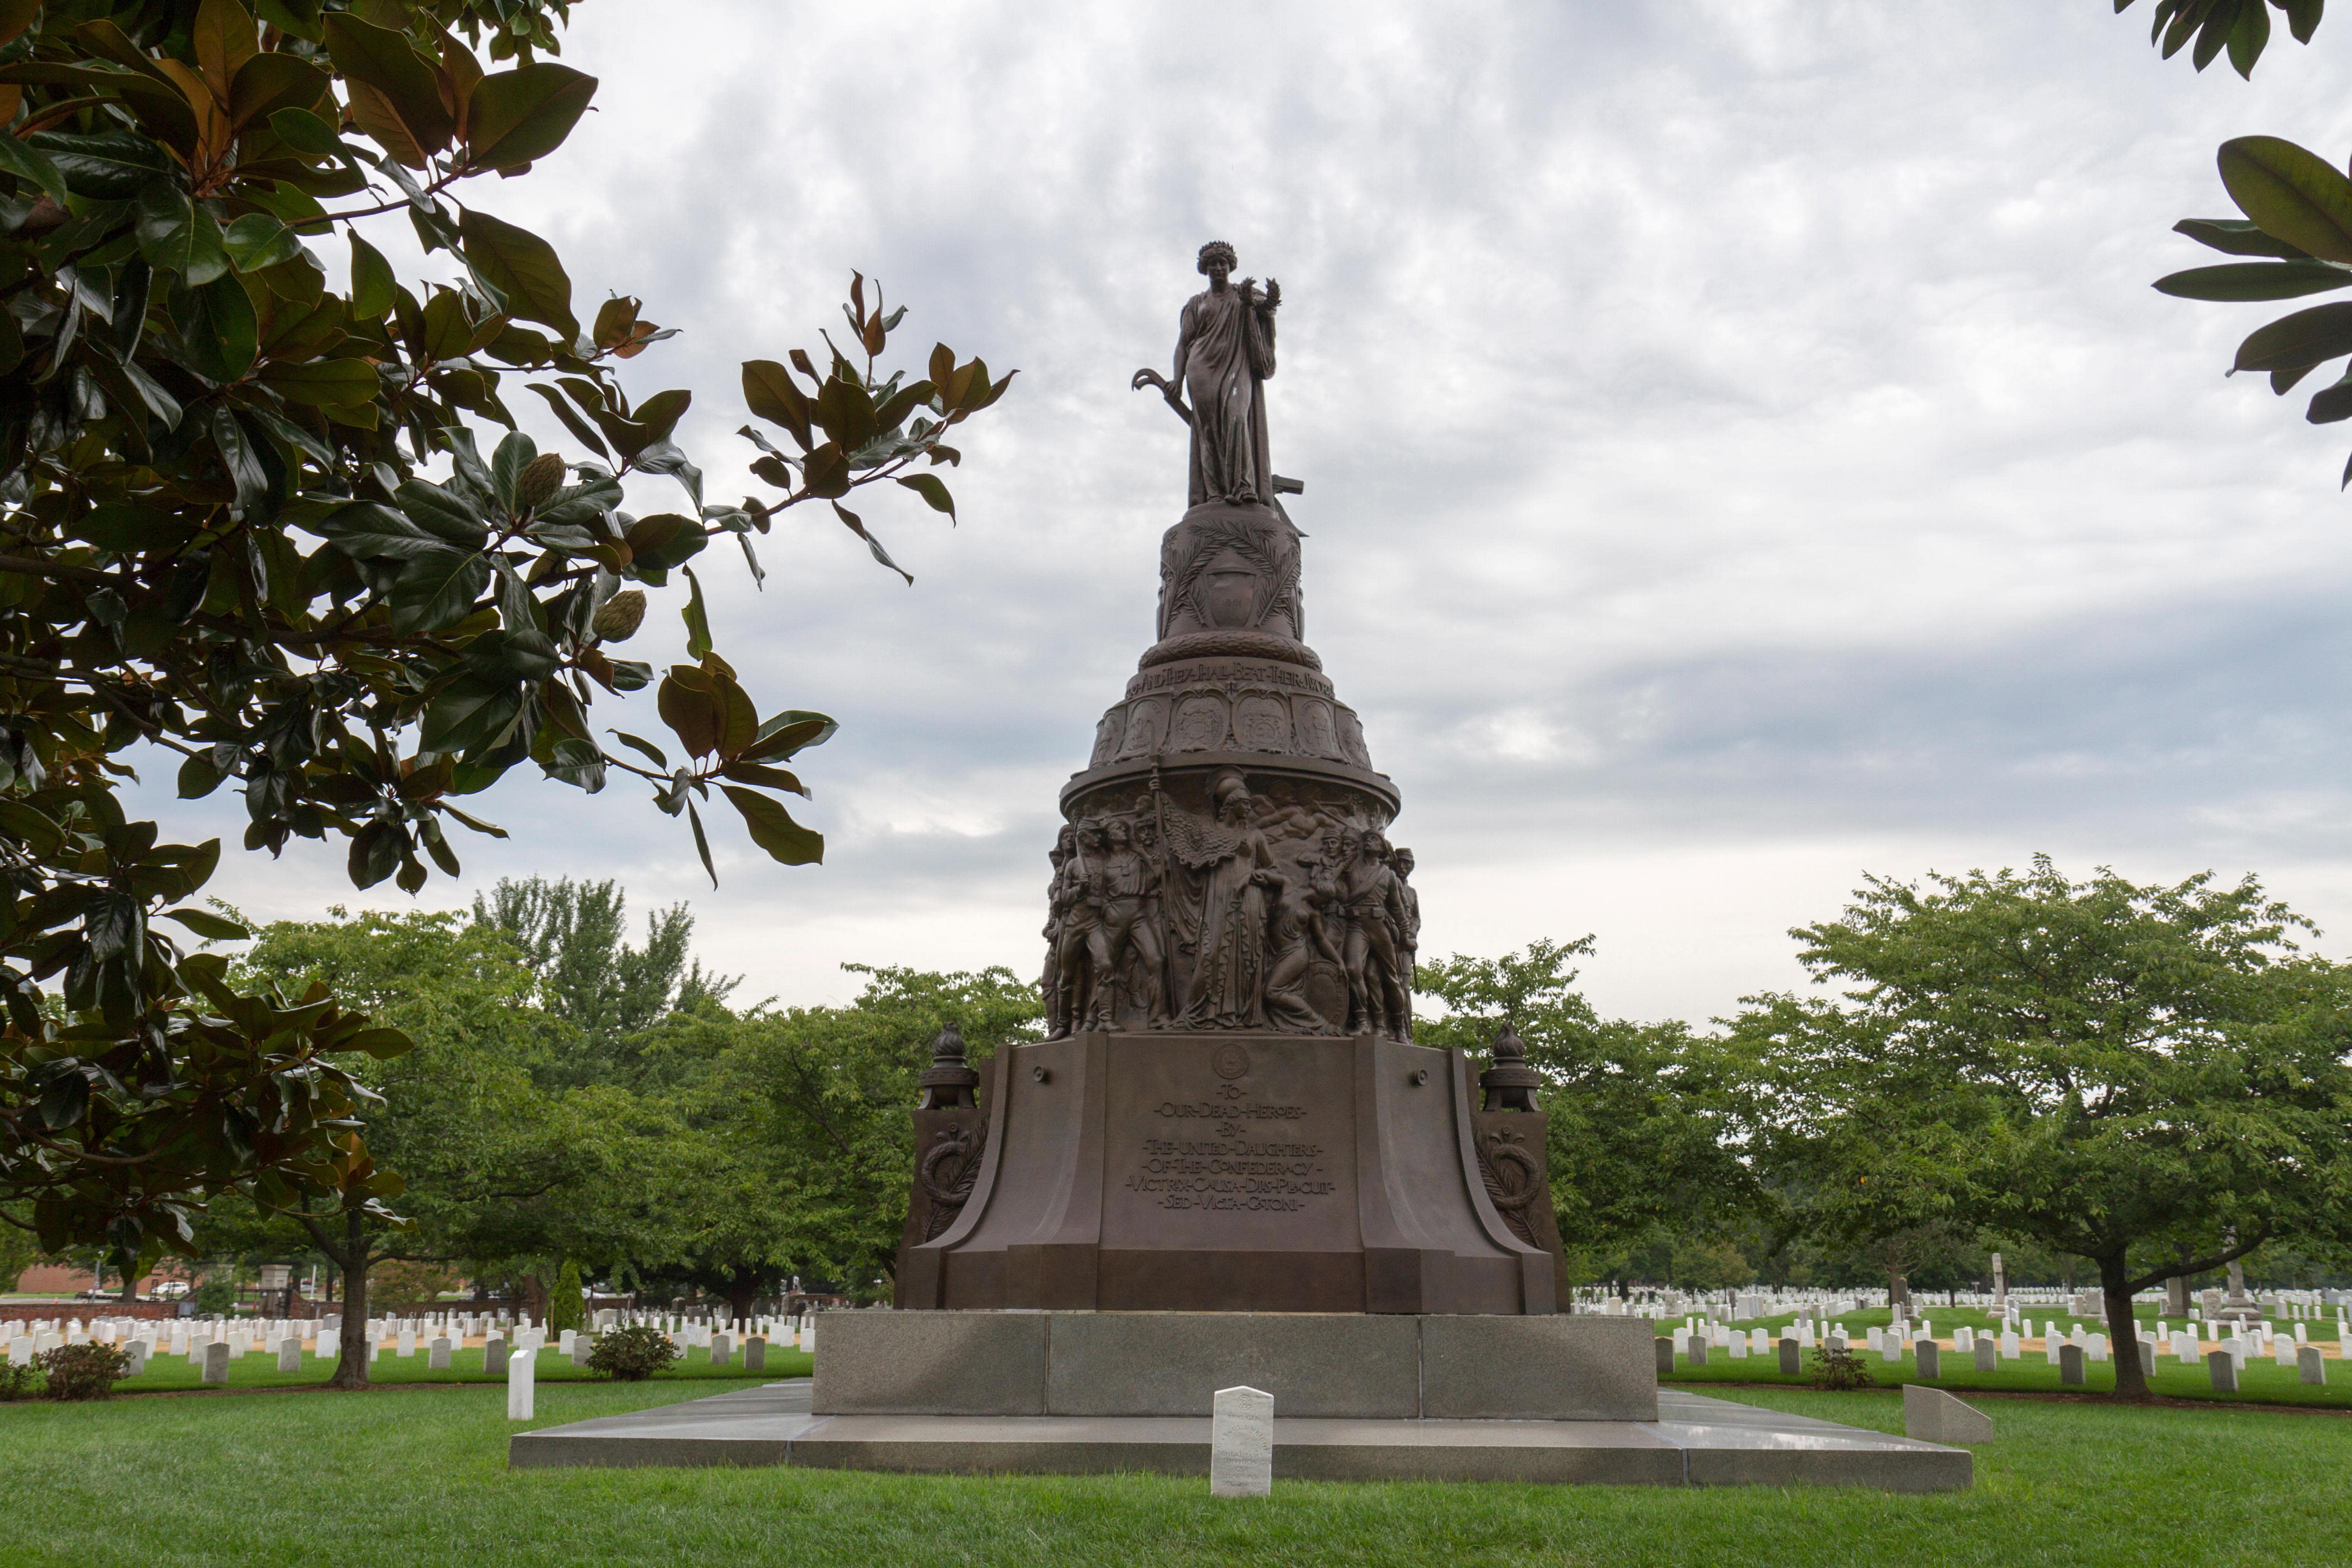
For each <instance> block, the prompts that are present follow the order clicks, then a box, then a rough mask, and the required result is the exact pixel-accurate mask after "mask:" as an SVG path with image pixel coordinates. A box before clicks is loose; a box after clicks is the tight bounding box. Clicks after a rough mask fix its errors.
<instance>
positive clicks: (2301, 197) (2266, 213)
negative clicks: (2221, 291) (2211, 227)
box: [2219, 136, 2352, 261]
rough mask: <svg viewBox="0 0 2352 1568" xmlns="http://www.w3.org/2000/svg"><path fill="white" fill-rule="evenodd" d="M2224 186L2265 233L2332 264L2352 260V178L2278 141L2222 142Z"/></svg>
mask: <svg viewBox="0 0 2352 1568" xmlns="http://www.w3.org/2000/svg"><path fill="white" fill-rule="evenodd" d="M2219 162H2220V163H2221V184H2223V185H2224V186H2226V187H2227V188H2228V190H2229V192H2230V199H2231V201H2234V202H2236V203H2237V204H2238V209H2239V210H2240V211H2241V212H2242V213H2244V214H2245V215H2246V216H2248V217H2250V218H2252V219H2253V221H2254V222H2255V223H2257V224H2259V225H2260V226H2262V229H2263V233H2265V234H2268V235H2270V236H2272V237H2273V238H2276V239H2283V240H2284V241H2286V242H2287V243H2288V244H2289V245H2292V246H2294V247H2296V248H2298V249H2300V250H2303V251H2305V253H2307V254H2309V255H2312V256H2316V257H2319V258H2322V259H2323V260H2327V261H2352V179H2347V178H2346V177H2345V176H2344V175H2343V174H2341V173H2339V172H2338V171H2337V170H2336V167H2335V166H2334V165H2333V164H2331V163H2328V162H2327V161H2326V159H2324V158H2322V157H2320V156H2319V155H2318V154H2317V153H2311V152H2307V151H2305V149H2303V148H2301V147H2298V146H2296V145H2295V144H2294V142H2286V141H2282V140H2281V139H2280V138H2278V137H2276V136H2241V137H2238V138H2237V139H2235V140H2234V141H2230V142H2222V143H2221V154H2220V159H2219Z"/></svg>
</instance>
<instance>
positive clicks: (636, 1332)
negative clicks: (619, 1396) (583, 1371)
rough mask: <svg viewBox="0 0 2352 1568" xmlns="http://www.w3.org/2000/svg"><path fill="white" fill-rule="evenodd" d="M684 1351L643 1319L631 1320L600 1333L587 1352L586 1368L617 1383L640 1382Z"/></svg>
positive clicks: (667, 1364) (663, 1367)
mask: <svg viewBox="0 0 2352 1568" xmlns="http://www.w3.org/2000/svg"><path fill="white" fill-rule="evenodd" d="M685 1353H686V1352H683V1351H680V1350H678V1349H677V1348H675V1347H674V1346H672V1345H671V1343H670V1342H669V1336H668V1335H667V1334H665V1333H663V1332H662V1331H660V1330H659V1329H656V1328H654V1327H652V1326H651V1325H649V1324H646V1323H632V1324H630V1325H629V1326H628V1327H627V1328H625V1329H614V1330H611V1331H608V1332H606V1333H604V1334H601V1335H599V1336H598V1337H597V1340H596V1348H595V1349H593V1350H592V1351H590V1352H588V1370H589V1371H591V1372H593V1373H597V1374H598V1375H600V1376H604V1377H609V1378H612V1379H613V1380H614V1381H615V1382H618V1383H642V1382H644V1381H645V1380H646V1378H648V1377H651V1376H652V1375H653V1374H654V1373H657V1372H662V1371H665V1370H667V1368H668V1366H669V1364H670V1363H672V1362H674V1361H677V1359H679V1358H680V1357H681V1356H683V1355H684V1354H685Z"/></svg>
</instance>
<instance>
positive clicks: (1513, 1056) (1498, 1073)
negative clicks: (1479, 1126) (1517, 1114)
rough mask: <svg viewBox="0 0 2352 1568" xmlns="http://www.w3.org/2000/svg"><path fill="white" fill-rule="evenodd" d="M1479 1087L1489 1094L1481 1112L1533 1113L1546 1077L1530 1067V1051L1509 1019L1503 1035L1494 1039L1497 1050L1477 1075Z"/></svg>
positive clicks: (1505, 1023)
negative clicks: (1484, 1068) (1538, 1093)
mask: <svg viewBox="0 0 2352 1568" xmlns="http://www.w3.org/2000/svg"><path fill="white" fill-rule="evenodd" d="M1478 1087H1479V1088H1480V1089H1483V1090H1484V1091H1485V1092H1486V1100H1485V1102H1484V1104H1483V1105H1482V1106H1481V1108H1480V1109H1482V1110H1534V1109H1535V1108H1536V1090H1537V1089H1541V1088H1542V1087H1543V1074H1541V1073H1539V1072H1538V1071H1536V1069H1535V1068H1531V1067H1529V1066H1528V1047H1527V1045H1526V1042H1524V1041H1522V1040H1521V1039H1520V1038H1519V1032H1518V1030H1517V1029H1515V1028H1513V1027H1512V1026H1511V1022H1510V1020H1509V1019H1507V1018H1506V1019H1505V1020H1504V1021H1503V1032H1502V1033H1501V1034H1499V1035H1496V1037H1495V1048H1494V1051H1493V1053H1492V1055H1491V1056H1490V1057H1489V1058H1488V1061H1487V1066H1486V1071H1485V1072H1482V1073H1480V1074H1479V1075H1478Z"/></svg>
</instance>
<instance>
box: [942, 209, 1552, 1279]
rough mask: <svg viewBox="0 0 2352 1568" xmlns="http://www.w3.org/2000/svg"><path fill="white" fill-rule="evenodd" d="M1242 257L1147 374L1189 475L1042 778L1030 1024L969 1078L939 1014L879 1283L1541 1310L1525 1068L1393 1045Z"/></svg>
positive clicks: (1386, 939)
mask: <svg viewBox="0 0 2352 1568" xmlns="http://www.w3.org/2000/svg"><path fill="white" fill-rule="evenodd" d="M1234 261H1235V258H1234V250H1233V247H1231V246H1229V245H1226V244H1224V243H1223V242H1222V241H1218V242H1213V243H1211V244H1209V245H1207V246H1204V247H1202V250H1201V254H1200V263H1199V265H1200V270H1201V272H1202V274H1203V275H1204V276H1205V277H1206V278H1207V279H1208V286H1207V287H1206V288H1205V289H1202V290H1201V292H1199V293H1198V294H1195V295H1194V296H1193V297H1192V299H1191V300H1188V301H1186V303H1185V305H1184V308H1183V311H1182V313H1181V317H1180V318H1179V325H1178V330H1177V339H1176V353H1175V361H1174V365H1173V368H1172V371H1171V374H1170V375H1168V376H1166V377H1162V376H1161V375H1160V374H1159V373H1158V372H1156V371H1151V370H1143V371H1139V372H1137V373H1136V375H1135V380H1134V384H1135V385H1136V386H1137V387H1139V388H1141V387H1145V386H1150V387H1156V388H1157V389H1158V390H1159V391H1160V394H1161V395H1163V396H1164V397H1165V398H1166V399H1167V402H1168V405H1169V406H1170V407H1171V409H1172V410H1174V412H1175V413H1176V414H1177V416H1180V417H1181V419H1182V420H1183V421H1184V423H1185V424H1186V425H1187V426H1190V429H1191V447H1190V454H1189V460H1188V461H1187V464H1186V489H1187V500H1188V502H1189V504H1188V506H1187V508H1186V510H1184V512H1183V514H1182V515H1181V517H1180V518H1179V519H1178V520H1177V521H1176V522H1175V523H1174V525H1173V526H1172V527H1171V528H1170V529H1169V530H1168V531H1167V533H1166V534H1165V535H1164V536H1163V537H1162V539H1161V540H1160V599H1159V607H1158V612H1157V616H1156V620H1155V627H1154V629H1155V631H1156V632H1157V640H1155V641H1154V642H1153V643H1152V644H1151V646H1150V647H1148V648H1146V649H1145V650H1144V652H1143V656H1142V658H1140V659H1139V661H1138V664H1137V668H1136V673H1135V675H1134V676H1133V678H1132V679H1129V681H1128V683H1127V689H1126V691H1125V692H1124V693H1123V694H1122V695H1121V696H1120V698H1119V700H1118V701H1116V702H1114V703H1113V704H1112V705H1111V707H1110V709H1109V710H1108V712H1106V713H1105V714H1104V715H1103V717H1102V721H1101V722H1100V723H1099V724H1097V726H1096V729H1095V744H1094V752H1093V754H1092V755H1091V756H1090V757H1089V758H1088V759H1087V766H1086V768H1085V769H1084V770H1083V771H1082V772H1080V773H1076V775H1075V776H1073V777H1072V778H1071V780H1070V782H1069V783H1068V784H1066V785H1065V786H1064V787H1063V789H1062V793H1061V808H1062V815H1063V817H1064V819H1065V826H1063V827H1062V828H1061V830H1060V833H1059V836H1058V837H1057V839H1056V841H1055V845H1054V847H1053V848H1052V850H1051V852H1050V854H1049V856H1048V859H1049V861H1050V862H1051V865H1052V867H1053V875H1052V878H1051V880H1050V883H1049V885H1048V887H1047V889H1046V914H1045V954H1044V978H1043V981H1042V985H1043V989H1044V992H1045V1005H1046V1016H1047V1030H1048V1036H1049V1037H1048V1038H1047V1039H1046V1040H1045V1041H1044V1042H1043V1043H1041V1044H1037V1045H1030V1046H1021V1047H1013V1049H1011V1050H1009V1051H1007V1052H1005V1053H1004V1055H1003V1058H1000V1060H999V1062H998V1064H997V1066H998V1070H997V1071H996V1072H995V1073H994V1074H993V1075H992V1081H991V1082H990V1083H989V1084H988V1085H987V1086H986V1088H985V1089H984V1090H983V1089H982V1086H981V1084H980V1079H979V1074H977V1073H976V1072H975V1071H974V1070H973V1069H971V1068H969V1067H967V1066H965V1065H964V1063H963V1060H962V1055H961V1041H960V1040H955V1039H953V1038H951V1037H942V1041H941V1047H940V1056H939V1058H938V1059H937V1060H936V1061H935V1062H934V1064H933V1066H932V1068H931V1070H930V1071H929V1073H927V1074H926V1075H925V1079H924V1103H923V1105H922V1107H921V1109H920V1110H919V1111H918V1113H917V1121H918V1124H919V1138H920V1140H921V1143H920V1147H919V1150H918V1152H917V1161H918V1169H917V1174H916V1183H915V1194H914V1200H913V1205H912V1212H911V1214H910V1215H909V1220H908V1231H907V1237H906V1240H907V1245H906V1247H905V1248H904V1250H903V1252H902V1254H901V1258H900V1268H899V1273H898V1305H900V1306H901V1307H909V1308H929V1309H939V1308H949V1309H955V1308H1004V1307H1028V1308H1091V1309H1101V1310H1130V1311H1152V1310H1163V1311H1164V1310H1187V1311H1205V1310H1221V1311H1259V1312H1265V1311H1289V1312H1404V1313H1424V1312H1444V1313H1486V1314H1538V1315H1541V1314H1548V1313H1550V1312H1551V1311H1553V1310H1554V1309H1555V1306H1556V1304H1557V1302H1558V1300H1559V1285H1558V1280H1557V1272H1558V1271H1557V1268H1556V1261H1557V1259H1556V1254H1557V1252H1558V1247H1559V1242H1558V1238H1557V1232H1556V1230H1555V1229H1554V1227H1553V1224H1552V1219H1551V1212H1550V1199H1549V1191H1548V1189H1547V1186H1546V1183H1545V1174H1544V1173H1545V1163H1544V1160H1543V1118H1542V1114H1541V1113H1540V1112H1538V1111H1536V1110H1534V1105H1533V1100H1532V1099H1531V1098H1530V1097H1529V1095H1528V1090H1529V1089H1531V1088H1532V1087H1533V1086H1534V1085H1535V1083H1536V1081H1537V1080H1536V1078H1535V1075H1534V1074H1533V1073H1532V1072H1531V1071H1529V1070H1528V1068H1527V1067H1526V1065H1525V1063H1524V1061H1523V1060H1521V1061H1517V1062H1516V1063H1515V1062H1512V1061H1510V1060H1508V1059H1507V1057H1508V1054H1509V1053H1508V1051H1507V1052H1506V1053H1505V1054H1504V1058H1505V1059H1498V1061H1497V1063H1496V1067H1495V1068H1494V1069H1493V1070H1492V1071H1491V1072H1490V1073H1489V1074H1488V1075H1487V1079H1488V1081H1487V1082H1486V1083H1485V1084H1484V1085H1483V1086H1482V1085H1480V1084H1479V1083H1478V1082H1477V1081H1476V1079H1475V1072H1474V1069H1473V1068H1472V1065H1471V1064H1470V1062H1469V1061H1468V1059H1467V1058H1465V1057H1463V1056H1462V1055H1461V1053H1459V1052H1449V1051H1441V1050H1436V1049H1433V1048H1430V1047H1422V1046H1416V1045H1414V1044H1413V1043H1412V965H1413V958H1414V952H1415V948H1416V945H1417V943H1418V942H1419V938H1420V928H1421V914H1420V907H1419V900H1418V899H1417V898H1416V896H1415V894H1414V892H1413V889H1412V852H1411V851H1410V850H1407V849H1401V848H1396V847H1392V845H1391V841H1390V839H1389V836H1388V835H1389V827H1390V825H1391V822H1393V821H1394V819H1395V817H1396V816H1397V811H1398V807H1399V805H1400V802H1399V799H1398V796H1397V790H1396V786H1395V785H1394V784H1391V782H1390V781H1389V779H1388V777H1387V775H1385V774H1383V773H1379V772H1377V771H1376V770H1375V769H1374V768H1373V766H1372V760H1371V755H1370V752H1369V751H1368V750H1367V748H1366V746H1365V742H1364V733H1363V727H1362V725H1361V724H1360V722H1359V721H1358V720H1357V717H1356V714H1355V711H1354V710H1352V709H1350V708H1349V706H1348V705H1347V704H1346V703H1344V702H1342V701H1341V700H1339V694H1338V692H1337V690H1336V689H1335V688H1334V687H1333V685H1332V682H1331V679H1330V678H1329V677H1328V675H1326V674H1325V673H1324V669H1323V661H1322V660H1321V659H1320V658H1318V657H1317V655H1316V653H1315V650H1314V649H1313V648H1311V647H1308V646H1307V642H1306V640H1305V638H1306V620H1307V617H1306V608H1305V606H1306V593H1305V588H1304V586H1303V584H1302V580H1301V579H1302V573H1301V548H1300V545H1301V538H1302V536H1301V534H1300V532H1299V530H1298V529H1297V526H1296V525H1294V524H1293V523H1292V521H1291V520H1290V516H1289V513H1288V512H1287V511H1286V510H1285V508H1284V506H1283V502H1282V498H1283V497H1284V496H1285V495H1297V494H1299V493H1301V491H1302V490H1303V488H1304V487H1303V486H1301V485H1300V484H1299V483H1298V482H1297V481H1296V480H1292V479H1285V478H1283V477H1282V476H1280V475H1279V474H1277V473H1276V472H1275V470H1274V467H1273V462H1272V458H1271V447H1270V443H1269V440H1268V437H1267V418H1266V384H1267V383H1268V382H1269V380H1271V379H1272V377H1273V375H1274V372H1275V340H1276V318H1277V314H1278V312H1279V310H1280V308H1281V304H1282V289H1281V286H1280V285H1279V284H1278V283H1276V282H1274V281H1273V280H1271V279H1269V280H1268V281H1267V283H1266V285H1265V289H1263V290H1262V291H1261V290H1260V289H1259V288H1258V287H1257V284H1256V281H1255V279H1247V278H1244V279H1240V280H1239V281H1235V280H1234V279H1233V277H1232V273H1233V271H1234ZM1516 1044H1517V1042H1516V1041H1513V1042H1511V1046H1512V1047H1516ZM1482 1092H1483V1095H1484V1097H1485V1099H1486V1100H1487V1101H1488V1102H1489V1103H1488V1105H1487V1106H1486V1108H1484V1109H1482V1107H1481V1104H1480V1100H1481V1097H1482ZM1482 1123H1486V1124H1487V1125H1482Z"/></svg>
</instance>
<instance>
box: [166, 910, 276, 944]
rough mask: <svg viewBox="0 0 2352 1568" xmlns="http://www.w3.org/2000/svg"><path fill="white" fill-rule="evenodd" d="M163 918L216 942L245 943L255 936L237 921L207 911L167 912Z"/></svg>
mask: <svg viewBox="0 0 2352 1568" xmlns="http://www.w3.org/2000/svg"><path fill="white" fill-rule="evenodd" d="M161 918H162V919H163V920H167V921H179V922H180V923H181V924H182V925H184V926H185V927H187V928H188V929H189V930H190V931H194V932H195V933H196V934H197V935H198V936H201V937H209V938H211V939H212V940H213V941H215V942H243V941H244V940H245V939H246V938H247V937H249V936H251V935H252V934H253V933H252V932H251V931H247V930H246V929H245V927H243V926H241V925H239V924H237V923H236V921H232V920H225V919H223V918H222V917H221V916H219V915H216V914H214V913H212V912H211V911H210V910H164V911H163V915H162V916H161Z"/></svg>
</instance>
